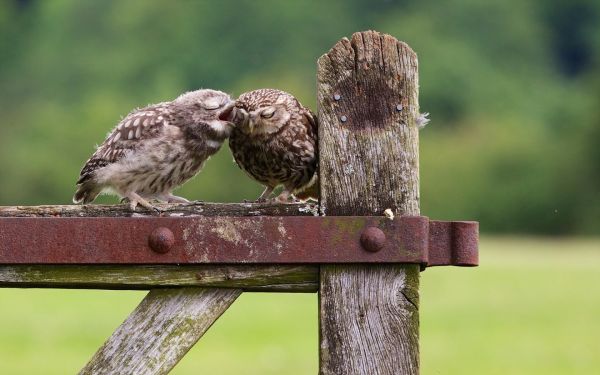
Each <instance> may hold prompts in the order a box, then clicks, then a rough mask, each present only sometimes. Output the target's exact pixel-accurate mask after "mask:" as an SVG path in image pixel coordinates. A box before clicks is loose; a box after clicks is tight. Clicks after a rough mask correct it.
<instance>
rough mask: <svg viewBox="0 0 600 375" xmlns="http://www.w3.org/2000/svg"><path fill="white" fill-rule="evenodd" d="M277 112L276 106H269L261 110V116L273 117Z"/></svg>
mask: <svg viewBox="0 0 600 375" xmlns="http://www.w3.org/2000/svg"><path fill="white" fill-rule="evenodd" d="M273 114H275V108H273V107H269V108H267V109H265V110H264V111H262V112H261V114H260V117H262V118H271V117H273Z"/></svg>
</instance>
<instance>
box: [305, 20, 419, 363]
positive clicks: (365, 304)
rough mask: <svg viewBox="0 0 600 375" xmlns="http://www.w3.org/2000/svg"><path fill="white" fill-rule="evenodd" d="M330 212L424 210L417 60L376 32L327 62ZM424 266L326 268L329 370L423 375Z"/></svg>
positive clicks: (323, 98) (322, 110)
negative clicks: (421, 203) (420, 318)
mask: <svg viewBox="0 0 600 375" xmlns="http://www.w3.org/2000/svg"><path fill="white" fill-rule="evenodd" d="M317 86H318V113H319V123H320V128H319V150H320V184H321V185H320V188H321V207H320V211H321V213H322V214H323V215H381V214H383V211H384V210H385V209H387V208H390V209H392V210H393V211H394V212H395V214H396V215H397V216H398V215H419V162H418V130H417V126H416V118H417V117H418V113H419V108H418V99H417V98H418V76H417V57H416V55H415V53H414V52H413V51H412V50H411V49H410V48H409V47H408V46H407V45H406V44H404V43H402V42H399V41H397V40H396V39H395V38H393V37H391V36H389V35H385V34H380V33H377V32H373V31H367V32H362V33H355V34H354V35H353V36H352V39H351V40H348V39H346V38H344V39H342V40H340V41H339V42H338V43H337V44H336V45H335V46H334V47H333V48H332V49H331V50H330V51H329V52H328V53H327V54H325V55H323V56H321V58H319V61H318V75H317ZM418 286H419V269H418V266H415V265H336V266H322V267H321V276H320V290H319V309H320V311H319V316H320V339H321V344H320V373H321V374H324V375H345V374H369V375H373V374H375V375H377V374H382V375H383V374H385V375H392V374H393V375H397V374H418V372H419V350H418V349H419V348H418V337H419V336H418V322H419V321H418Z"/></svg>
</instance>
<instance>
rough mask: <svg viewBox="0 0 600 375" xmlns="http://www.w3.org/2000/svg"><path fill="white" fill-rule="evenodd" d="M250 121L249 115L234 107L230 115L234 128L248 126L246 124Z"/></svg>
mask: <svg viewBox="0 0 600 375" xmlns="http://www.w3.org/2000/svg"><path fill="white" fill-rule="evenodd" d="M249 120H250V115H249V114H248V112H246V111H245V110H244V109H242V108H240V107H234V108H233V110H232V114H231V120H230V121H231V122H233V123H234V124H235V126H237V127H238V128H239V127H246V126H248V125H249V124H248V122H249Z"/></svg>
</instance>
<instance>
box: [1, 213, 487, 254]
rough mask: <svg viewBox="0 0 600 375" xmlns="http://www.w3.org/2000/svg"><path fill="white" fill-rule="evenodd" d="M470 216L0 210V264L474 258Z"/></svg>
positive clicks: (475, 227) (473, 224)
mask: <svg viewBox="0 0 600 375" xmlns="http://www.w3.org/2000/svg"><path fill="white" fill-rule="evenodd" d="M477 245H478V224H477V223H476V222H442V221H430V220H429V219H428V218H427V217H424V216H404V217H398V218H396V219H394V220H390V219H387V218H385V217H368V216H367V217H362V216H361V217H356V216H335V217H310V216H305V217H303V216H294V217H292V216H289V217H287V216H280V217H273V216H259V217H155V218H151V217H143V218H126V217H114V218H113V217H101V218H91V217H89V218H0V264H286V263H287V264H298V263H306V264H315V263H320V264H326V263H418V264H421V265H422V266H441V265H458V266H475V265H477V263H478V246H477Z"/></svg>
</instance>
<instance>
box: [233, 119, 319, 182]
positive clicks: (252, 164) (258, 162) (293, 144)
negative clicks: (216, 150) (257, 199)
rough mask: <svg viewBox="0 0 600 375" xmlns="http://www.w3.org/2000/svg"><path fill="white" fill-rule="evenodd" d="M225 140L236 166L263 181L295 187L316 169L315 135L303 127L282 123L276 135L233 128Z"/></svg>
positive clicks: (306, 179)
mask: <svg viewBox="0 0 600 375" xmlns="http://www.w3.org/2000/svg"><path fill="white" fill-rule="evenodd" d="M229 143H230V148H231V150H232V153H233V156H234V158H235V161H236V162H237V164H238V165H239V166H240V168H242V169H243V170H244V171H245V172H246V173H247V174H248V175H250V176H251V177H252V178H254V179H255V180H257V181H258V182H260V183H262V184H264V185H268V186H272V187H275V186H278V185H281V184H283V185H284V186H285V187H286V188H290V189H293V190H296V189H299V188H301V187H302V186H304V185H306V184H307V183H308V182H309V181H310V180H311V178H312V176H313V174H314V173H315V170H316V164H317V163H316V156H315V149H316V147H315V146H316V145H315V139H314V138H313V137H309V136H308V134H307V133H306V131H305V129H304V128H303V127H298V126H286V127H285V128H284V129H283V130H282V131H281V132H280V133H279V134H277V136H271V135H269V134H267V135H261V136H260V137H256V136H249V135H247V134H245V133H243V132H241V131H238V130H234V131H233V132H232V134H231V138H230V140H229Z"/></svg>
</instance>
